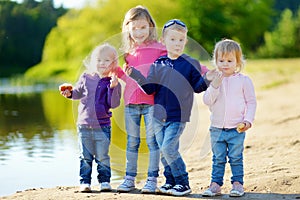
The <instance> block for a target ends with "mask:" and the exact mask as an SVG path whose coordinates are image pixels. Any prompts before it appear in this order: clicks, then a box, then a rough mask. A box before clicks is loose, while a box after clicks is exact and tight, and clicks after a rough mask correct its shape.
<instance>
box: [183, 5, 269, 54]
mask: <svg viewBox="0 0 300 200" xmlns="http://www.w3.org/2000/svg"><path fill="white" fill-rule="evenodd" d="M181 5H182V8H183V13H184V16H183V18H184V20H185V21H186V22H187V23H188V25H189V27H190V36H191V37H192V38H194V39H195V40H197V41H198V42H199V43H200V44H202V45H203V46H204V47H205V48H206V49H208V50H209V51H210V52H211V51H212V49H213V46H214V43H215V42H216V41H218V40H220V39H222V38H232V39H235V40H238V41H239V42H241V44H242V45H243V46H244V49H245V51H254V50H255V49H256V48H258V46H259V45H260V44H261V41H262V38H263V33H264V31H265V30H267V29H268V27H269V26H270V24H271V17H272V15H273V11H272V0H257V1H248V0H239V1H236V0H210V1H209V2H208V1H207V0H190V1H183V0H182V3H181Z"/></svg>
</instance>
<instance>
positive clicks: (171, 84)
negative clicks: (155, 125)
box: [130, 54, 207, 122]
mask: <svg viewBox="0 0 300 200" xmlns="http://www.w3.org/2000/svg"><path fill="white" fill-rule="evenodd" d="M200 70H201V67H200V63H199V62H198V61H197V60H195V59H193V58H191V57H190V56H188V55H186V54H183V55H181V56H180V57H178V58H177V59H175V60H172V59H170V58H168V57H167V56H162V57H160V58H158V59H157V60H156V61H155V62H154V63H153V64H152V65H151V67H150V71H149V74H148V76H147V78H146V77H144V76H143V75H142V74H141V73H140V72H139V71H138V70H136V69H134V68H132V73H131V74H130V77H132V78H133V79H135V80H136V81H137V83H138V84H139V85H140V86H141V88H142V89H143V90H144V91H145V92H146V93H147V94H154V103H155V105H154V117H155V118H157V119H159V120H162V121H173V122H188V121H189V120H190V115H191V110H192V106H193V99H194V93H200V92H202V91H205V90H206V89H207V84H206V82H205V80H204V78H203V77H202V76H201V73H200Z"/></svg>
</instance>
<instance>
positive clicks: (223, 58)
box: [216, 52, 237, 76]
mask: <svg viewBox="0 0 300 200" xmlns="http://www.w3.org/2000/svg"><path fill="white" fill-rule="evenodd" d="M218 53H219V52H218ZM219 54H220V53H219ZM216 64H217V67H218V69H219V70H220V71H221V72H222V73H223V75H224V76H231V75H232V74H234V73H235V71H236V64H237V61H236V56H235V53H234V52H229V53H226V54H223V55H220V56H218V58H217V60H216Z"/></svg>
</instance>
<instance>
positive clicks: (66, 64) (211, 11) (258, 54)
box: [0, 0, 300, 77]
mask: <svg viewBox="0 0 300 200" xmlns="http://www.w3.org/2000/svg"><path fill="white" fill-rule="evenodd" d="M138 4H142V5H144V6H146V7H147V8H148V9H149V10H150V12H151V14H152V15H153V17H154V19H155V20H156V22H157V26H158V27H162V25H163V24H164V23H165V22H166V21H167V20H169V19H170V18H179V19H182V20H183V21H184V22H185V23H186V24H187V25H188V27H189V33H188V35H189V37H191V38H192V39H194V40H196V41H197V42H198V43H199V44H201V45H202V46H203V47H204V48H205V49H206V50H207V51H208V52H211V51H212V48H213V46H214V44H215V42H216V41H218V40H220V39H222V38H232V39H235V40H237V41H239V42H240V43H241V45H242V46H243V49H244V53H245V54H246V55H247V57H255V58H266V57H267V58H275V57H299V56H300V55H299V52H300V51H299V50H300V49H299V48H300V8H299V5H300V1H299V0H285V1H282V0H256V1H249V0H189V1H185V0H165V1H161V0H151V1H146V2H141V1H139V0H128V1H123V0H108V1H103V0H98V1H97V4H96V5H93V6H87V7H84V8H82V9H80V10H73V9H71V10H67V9H64V8H63V7H60V8H54V6H53V0H43V1H39V2H37V1H35V0H24V1H23V3H21V4H18V3H16V2H12V1H10V0H2V1H0V76H9V75H11V74H14V73H23V72H25V71H26V70H27V69H29V68H30V70H28V71H30V72H29V73H28V74H31V75H32V76H36V75H38V74H41V72H43V73H46V74H45V77H47V76H57V75H63V74H68V72H70V71H72V69H73V67H72V65H74V62H72V61H74V60H82V59H83V58H84V56H85V55H87V54H88V53H89V51H91V49H92V48H93V47H94V46H95V45H96V44H98V43H100V42H101V41H104V40H105V39H106V38H108V37H112V36H113V35H115V34H118V33H120V31H121V23H122V19H123V17H124V14H125V13H126V11H127V10H128V9H129V8H131V7H133V6H136V5H138ZM116 5H118V6H117V7H116ZM32 66H34V67H32ZM44 71H48V72H44Z"/></svg>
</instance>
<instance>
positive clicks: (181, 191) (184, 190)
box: [169, 185, 192, 196]
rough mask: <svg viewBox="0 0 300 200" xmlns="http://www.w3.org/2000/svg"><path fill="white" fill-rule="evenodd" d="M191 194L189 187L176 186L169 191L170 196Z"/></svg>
mask: <svg viewBox="0 0 300 200" xmlns="http://www.w3.org/2000/svg"><path fill="white" fill-rule="evenodd" d="M191 192H192V190H191V188H190V186H188V185H175V186H174V187H173V188H172V189H171V190H169V194H171V195H173V196H183V195H187V194H189V193H191Z"/></svg>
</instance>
